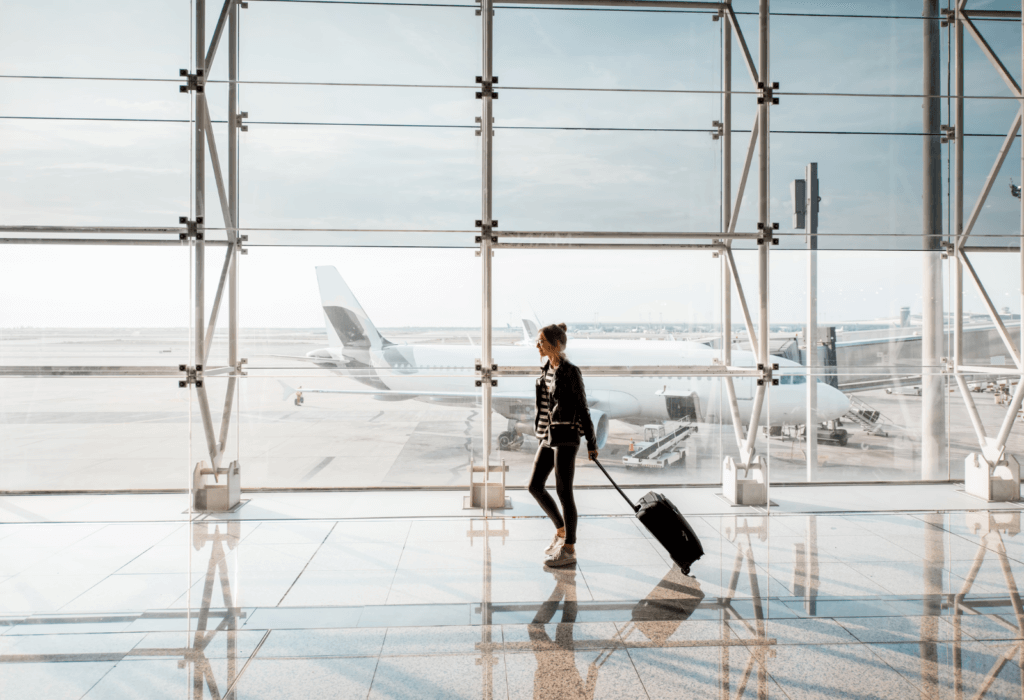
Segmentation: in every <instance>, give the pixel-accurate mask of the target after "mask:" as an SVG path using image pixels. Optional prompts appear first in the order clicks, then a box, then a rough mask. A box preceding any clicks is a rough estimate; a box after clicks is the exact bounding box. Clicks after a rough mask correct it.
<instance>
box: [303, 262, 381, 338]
mask: <svg viewBox="0 0 1024 700" xmlns="http://www.w3.org/2000/svg"><path fill="white" fill-rule="evenodd" d="M316 279H317V282H318V283H319V285H320V303H321V304H322V305H323V309H324V322H325V323H326V325H327V337H328V339H329V340H330V341H331V346H332V347H344V348H351V349H361V350H370V349H373V350H380V349H381V348H383V347H385V346H388V345H392V343H390V342H389V341H388V340H386V339H385V338H384V337H383V336H381V334H380V332H379V331H378V330H377V328H376V326H374V325H373V322H372V321H371V320H370V318H369V316H367V315H366V312H365V311H363V307H362V306H360V305H359V302H358V301H356V297H355V295H354V294H353V293H352V290H351V289H349V288H348V285H347V284H345V280H343V279H342V278H341V275H340V274H338V270H337V268H335V267H334V266H333V265H327V266H323V267H317V268H316Z"/></svg>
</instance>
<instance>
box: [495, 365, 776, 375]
mask: <svg viewBox="0 0 1024 700" xmlns="http://www.w3.org/2000/svg"><path fill="white" fill-rule="evenodd" d="M580 371H581V372H583V373H584V374H585V375H587V376H595V377H597V376H603V377H760V376H761V370H759V369H756V368H753V367H722V366H720V365H662V366H651V365H647V366H640V367H626V366H613V365H596V366H587V367H580ZM537 372H538V369H537V367H531V366H526V367H501V366H499V367H498V368H497V369H495V370H492V372H491V374H492V376H494V377H535V376H537Z"/></svg>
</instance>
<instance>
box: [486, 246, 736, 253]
mask: <svg viewBox="0 0 1024 700" xmlns="http://www.w3.org/2000/svg"><path fill="white" fill-rule="evenodd" d="M501 248H504V249H510V250H524V249H529V250H708V251H716V252H722V251H724V250H725V249H726V247H725V246H724V245H722V244H721V243H491V244H490V249H491V250H498V249H501ZM482 249H483V248H482V245H481V250H482ZM481 255H482V253H481Z"/></svg>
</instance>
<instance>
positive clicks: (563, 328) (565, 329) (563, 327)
mask: <svg viewBox="0 0 1024 700" xmlns="http://www.w3.org/2000/svg"><path fill="white" fill-rule="evenodd" d="M556 325H557V326H558V327H559V328H561V329H562V330H563V331H567V330H569V327H568V326H566V325H565V324H564V323H559V324H556Z"/></svg>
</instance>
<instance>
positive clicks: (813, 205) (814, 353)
mask: <svg viewBox="0 0 1024 700" xmlns="http://www.w3.org/2000/svg"><path fill="white" fill-rule="evenodd" d="M804 182H805V186H804V192H805V196H806V202H805V204H804V212H805V219H804V220H805V222H806V226H807V331H806V339H805V342H806V345H807V363H806V366H807V418H806V420H805V424H804V433H805V438H806V441H807V442H806V450H805V453H806V456H807V481H815V480H816V479H817V476H818V380H817V375H816V374H815V369H816V368H817V366H818V164H817V163H808V164H807V168H806V170H805V172H804Z"/></svg>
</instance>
